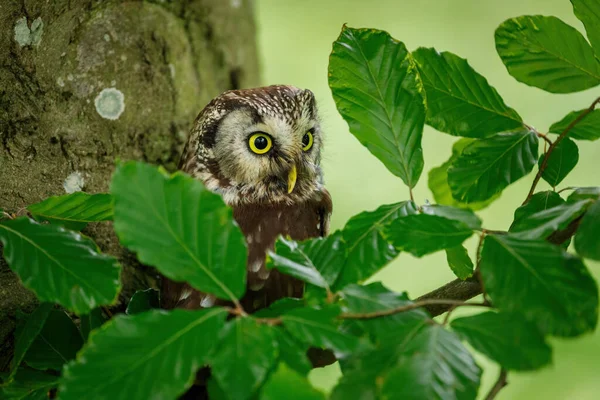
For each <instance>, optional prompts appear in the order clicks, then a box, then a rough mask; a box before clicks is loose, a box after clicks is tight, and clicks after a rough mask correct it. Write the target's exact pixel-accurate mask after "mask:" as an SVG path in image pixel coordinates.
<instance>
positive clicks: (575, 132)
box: [549, 109, 600, 141]
mask: <svg viewBox="0 0 600 400" xmlns="http://www.w3.org/2000/svg"><path fill="white" fill-rule="evenodd" d="M584 111H585V110H578V111H572V112H570V113H568V114H567V115H565V117H564V118H563V119H561V120H560V121H558V122H555V123H553V124H552V126H550V129H549V131H550V133H557V134H560V133H562V132H563V131H564V130H565V129H567V127H568V126H569V125H570V124H571V123H572V122H573V121H575V119H577V117H579V116H580V115H581V113H582V112H584ZM567 136H568V137H570V138H571V139H575V140H592V141H593V140H597V139H600V109H599V110H594V111H592V112H591V113H589V114H588V115H586V116H585V117H583V119H581V120H580V121H579V122H578V123H577V124H576V125H575V126H573V128H571V129H570V130H569V133H567Z"/></svg>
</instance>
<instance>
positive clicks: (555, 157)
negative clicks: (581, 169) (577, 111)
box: [538, 138, 579, 187]
mask: <svg viewBox="0 0 600 400" xmlns="http://www.w3.org/2000/svg"><path fill="white" fill-rule="evenodd" d="M545 156H546V154H545V153H544V154H542V155H541V156H540V159H539V161H538V167H539V168H541V167H542V162H543V160H544V157H545ZM577 162H579V149H578V148H577V145H576V144H575V142H574V141H572V140H571V139H569V138H564V139H563V140H561V141H560V143H559V144H558V145H557V146H556V147H555V148H554V151H553V152H552V153H550V157H549V158H548V163H547V164H546V169H544V172H542V178H543V179H544V180H545V181H546V182H548V184H549V185H550V186H552V187H556V186H557V185H558V184H559V183H561V182H562V181H563V179H565V178H566V176H567V175H568V174H569V172H571V171H572V170H573V168H575V166H576V165H577Z"/></svg>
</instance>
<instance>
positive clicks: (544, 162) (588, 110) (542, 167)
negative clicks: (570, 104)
mask: <svg viewBox="0 0 600 400" xmlns="http://www.w3.org/2000/svg"><path fill="white" fill-rule="evenodd" d="M599 103H600V97H598V98H597V99H596V100H594V101H593V102H592V104H591V105H590V106H589V107H588V108H586V109H585V110H583V111H582V112H581V113H580V114H579V115H578V116H577V118H575V119H574V120H573V121H571V123H570V124H569V125H568V126H567V127H566V128H565V129H564V130H563V131H562V132H561V133H560V135H559V136H558V138H557V139H556V140H555V141H554V143H552V144H551V145H550V147H548V151H547V152H546V154H545V155H544V159H543V160H542V164H541V165H540V167H539V168H538V172H537V174H535V178H534V179H533V183H532V184H531V189H529V193H528V194H527V198H526V199H525V201H524V202H523V205H525V204H526V203H527V202H528V201H529V199H531V196H533V193H534V192H535V188H536V186H537V184H538V182H539V181H540V178H541V177H542V174H543V173H544V170H545V169H546V167H547V166H548V159H549V158H550V155H551V154H552V152H553V151H554V149H555V148H556V146H558V144H559V143H560V142H561V141H562V140H563V139H564V138H565V137H566V136H567V134H568V133H569V132H570V131H571V129H573V127H574V126H575V125H577V124H578V123H579V122H581V120H582V119H584V118H585V117H586V116H587V115H588V114H589V113H591V112H592V111H594V109H595V108H596V105H597V104H599Z"/></svg>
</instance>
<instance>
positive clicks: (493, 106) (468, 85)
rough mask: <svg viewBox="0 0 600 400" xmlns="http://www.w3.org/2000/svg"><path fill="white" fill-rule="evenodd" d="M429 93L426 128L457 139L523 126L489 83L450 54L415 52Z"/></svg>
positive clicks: (514, 112) (425, 50)
mask: <svg viewBox="0 0 600 400" xmlns="http://www.w3.org/2000/svg"><path fill="white" fill-rule="evenodd" d="M413 56H414V58H415V60H416V61H417V63H418V66H419V73H420V75H421V79H422V80H423V87H424V88H425V92H426V93H427V124H429V125H431V126H432V127H434V128H435V129H437V130H439V131H441V132H446V133H449V134H451V135H454V136H466V137H473V138H483V137H486V136H489V135H491V134H494V133H498V132H504V131H509V130H512V129H515V128H518V127H522V126H523V121H522V120H521V117H520V116H519V114H517V112H516V111H515V110H513V109H512V108H510V107H508V106H507V105H506V104H505V103H504V100H502V98H501V97H500V95H499V94H498V92H497V91H496V89H494V88H493V87H492V86H490V84H489V83H488V81H487V79H485V78H484V77H483V76H481V75H480V74H478V73H477V72H476V71H475V70H474V69H473V68H472V67H471V66H470V65H469V63H468V62H467V60H465V59H463V58H460V57H458V56H457V55H455V54H452V53H449V52H443V53H439V52H438V51H437V50H435V49H432V48H423V47H420V48H418V49H417V50H416V51H414V52H413Z"/></svg>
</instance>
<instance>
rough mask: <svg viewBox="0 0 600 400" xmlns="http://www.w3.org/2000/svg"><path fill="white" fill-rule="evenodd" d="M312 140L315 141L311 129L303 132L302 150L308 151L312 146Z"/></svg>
mask: <svg viewBox="0 0 600 400" xmlns="http://www.w3.org/2000/svg"><path fill="white" fill-rule="evenodd" d="M314 141H315V138H314V137H313V134H312V132H311V131H308V132H306V133H305V134H304V136H303V137H302V150H304V151H309V150H310V148H311V147H312V145H313V143H314Z"/></svg>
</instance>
